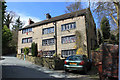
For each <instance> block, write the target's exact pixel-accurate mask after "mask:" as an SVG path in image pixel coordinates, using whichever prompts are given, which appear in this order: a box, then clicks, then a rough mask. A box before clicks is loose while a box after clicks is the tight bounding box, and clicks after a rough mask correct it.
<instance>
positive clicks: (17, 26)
mask: <svg viewBox="0 0 120 80" xmlns="http://www.w3.org/2000/svg"><path fill="white" fill-rule="evenodd" d="M22 26H23V23H22V22H21V21H20V16H19V17H18V19H16V21H15V24H14V25H13V27H12V29H13V30H15V31H18V30H19V29H20V28H22Z"/></svg>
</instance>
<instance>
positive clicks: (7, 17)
mask: <svg viewBox="0 0 120 80" xmlns="http://www.w3.org/2000/svg"><path fill="white" fill-rule="evenodd" d="M14 17H15V13H14V12H12V11H9V12H6V13H5V18H4V22H3V23H4V24H5V25H7V27H8V28H9V29H10V24H11V23H13V18H14Z"/></svg>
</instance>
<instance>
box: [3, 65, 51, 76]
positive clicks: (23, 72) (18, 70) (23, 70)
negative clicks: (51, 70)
mask: <svg viewBox="0 0 120 80" xmlns="http://www.w3.org/2000/svg"><path fill="white" fill-rule="evenodd" d="M2 78H53V77H51V76H49V75H48V74H47V73H44V72H41V71H37V70H35V69H32V68H28V67H23V66H12V65H3V66H2Z"/></svg>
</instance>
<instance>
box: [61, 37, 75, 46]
mask: <svg viewBox="0 0 120 80" xmlns="http://www.w3.org/2000/svg"><path fill="white" fill-rule="evenodd" d="M61 39H62V40H61V43H62V44H66V43H73V42H75V41H76V36H75V35H72V36H65V37H62V38H61Z"/></svg>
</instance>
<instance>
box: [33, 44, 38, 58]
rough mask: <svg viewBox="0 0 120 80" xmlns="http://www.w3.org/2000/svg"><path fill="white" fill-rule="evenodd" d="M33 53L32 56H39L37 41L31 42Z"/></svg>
mask: <svg viewBox="0 0 120 80" xmlns="http://www.w3.org/2000/svg"><path fill="white" fill-rule="evenodd" d="M31 53H32V56H37V54H38V50H37V43H35V42H33V43H32V44H31Z"/></svg>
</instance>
